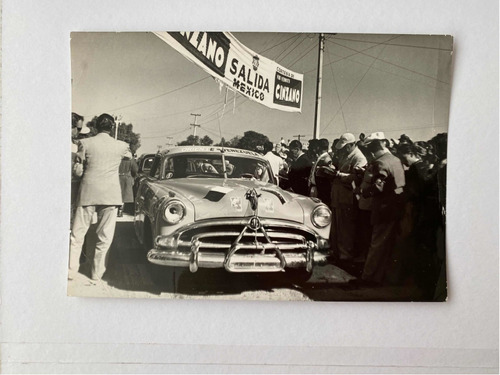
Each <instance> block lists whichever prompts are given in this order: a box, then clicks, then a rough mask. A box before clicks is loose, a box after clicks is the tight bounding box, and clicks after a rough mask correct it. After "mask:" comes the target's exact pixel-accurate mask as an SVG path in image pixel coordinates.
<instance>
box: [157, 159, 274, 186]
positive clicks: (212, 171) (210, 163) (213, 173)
mask: <svg viewBox="0 0 500 375" xmlns="http://www.w3.org/2000/svg"><path fill="white" fill-rule="evenodd" d="M225 162H226V173H227V178H250V179H256V180H260V181H265V182H271V183H272V182H273V180H272V174H271V172H270V168H269V166H268V165H267V164H266V162H265V161H262V160H259V159H257V158H252V157H249V156H245V157H241V156H230V155H225ZM163 169H164V173H163V176H164V178H165V179H172V178H204V177H212V178H213V177H215V178H224V170H223V167H222V155H217V154H180V155H172V156H170V157H167V158H166V159H165V161H164V163H163Z"/></svg>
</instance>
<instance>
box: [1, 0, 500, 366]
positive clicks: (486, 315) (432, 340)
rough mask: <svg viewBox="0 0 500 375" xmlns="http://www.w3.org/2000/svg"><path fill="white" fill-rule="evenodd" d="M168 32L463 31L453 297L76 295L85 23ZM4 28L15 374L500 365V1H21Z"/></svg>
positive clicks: (6, 268) (7, 3) (451, 233)
mask: <svg viewBox="0 0 500 375" xmlns="http://www.w3.org/2000/svg"><path fill="white" fill-rule="evenodd" d="M162 29H169V30H191V29H194V30H229V31H257V30H261V31H291V32H296V31H308V32H321V31H324V32H350V33H362V32H366V33H420V34H431V33H432V34H451V35H453V36H454V38H455V47H454V48H455V52H454V72H453V84H452V97H451V112H450V127H449V151H448V178H449V180H448V234H447V241H448V243H447V249H448V265H449V267H448V270H449V271H448V272H449V301H448V302H446V303H434V304H432V303H367V302H366V303H359V302H358V303H325V302H323V303H320V302H311V303H297V302H250V301H237V302H235V301H231V302H224V301H189V300H120V299H92V298H69V297H66V265H67V253H68V237H69V233H68V231H67V230H66V228H67V226H68V224H67V223H68V222H69V209H68V207H69V198H70V196H69V189H70V181H69V179H68V171H69V160H70V149H69V143H68V141H67V140H68V139H69V136H70V134H69V132H70V131H69V112H70V111H71V106H70V103H71V99H70V89H71V87H70V50H69V47H70V44H69V33H70V32H71V31H149V30H162ZM2 37H3V41H2V44H3V46H2V47H3V51H2V54H3V61H2V63H3V67H2V68H3V69H2V107H3V108H2V112H3V114H2V119H3V121H2V136H1V142H2V143H1V163H2V164H1V168H2V169H1V184H2V185H1V194H2V197H1V198H2V200H1V258H0V261H1V264H0V272H1V277H2V279H1V286H0V292H1V315H0V319H1V332H0V337H1V342H2V343H1V345H2V347H1V349H2V350H1V362H2V364H1V366H2V368H1V370H2V372H50V373H54V372H106V373H110V372H181V371H189V372H198V371H203V372H242V371H245V372H260V371H265V372H285V371H287V372H290V371H293V372H310V371H312V372H316V373H319V372H366V371H368V372H403V371H410V372H471V371H472V372H497V371H498V171H499V169H498V125H499V123H498V2H497V1H495V0H491V1H481V2H476V1H456V0H454V1H452V0H450V1H413V2H406V1H405V2H402V1H380V0H379V1H352V0H350V1H348V0H345V1H335V2H333V1H315V2H309V1H303V2H299V1H294V2H292V1H273V2H265V1H252V2H239V1H210V2H208V1H183V2H180V1H147V2H145V1H131V0H129V1H106V2H103V1H69V0H52V1H50V2H48V1H45V2H34V1H28V0H4V2H3V31H2ZM110 95H113V93H110Z"/></svg>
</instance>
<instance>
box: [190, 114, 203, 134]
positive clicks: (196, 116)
mask: <svg viewBox="0 0 500 375" xmlns="http://www.w3.org/2000/svg"><path fill="white" fill-rule="evenodd" d="M191 116H194V124H189V125H190V126H192V127H193V136H194V137H196V128H199V127H200V125H198V124H197V123H196V119H197V118H198V116H201V114H199V113H191Z"/></svg>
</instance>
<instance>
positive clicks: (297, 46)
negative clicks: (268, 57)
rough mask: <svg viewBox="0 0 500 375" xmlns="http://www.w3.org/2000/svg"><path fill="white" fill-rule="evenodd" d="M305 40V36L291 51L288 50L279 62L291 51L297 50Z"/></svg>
mask: <svg viewBox="0 0 500 375" xmlns="http://www.w3.org/2000/svg"><path fill="white" fill-rule="evenodd" d="M306 39H307V36H305V37H304V38H303V39H302V40H301V41H300V42H299V44H297V45H296V46H295V47H294V48H293V49H292V50H290V51H289V52H288V53H287V54H286V55H285V56H283V57H282V58H281V61H283V60H285V58H286V57H287V56H288V55H289V54H290V53H292V52H293V51H295V50H296V49H297V48H299V46H300V45H301V44H302V43H303V42H304V41H305V40H306Z"/></svg>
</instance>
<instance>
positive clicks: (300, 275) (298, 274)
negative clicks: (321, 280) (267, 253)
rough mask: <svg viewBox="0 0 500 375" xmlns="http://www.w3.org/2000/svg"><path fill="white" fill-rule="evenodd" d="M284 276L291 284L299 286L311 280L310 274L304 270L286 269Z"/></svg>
mask: <svg viewBox="0 0 500 375" xmlns="http://www.w3.org/2000/svg"><path fill="white" fill-rule="evenodd" d="M285 275H286V276H287V278H288V280H289V281H290V282H291V283H293V284H295V285H299V286H301V285H304V284H305V283H307V281H308V280H309V279H310V278H311V276H312V272H308V271H307V270H306V269H305V268H287V269H286V272H285Z"/></svg>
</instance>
